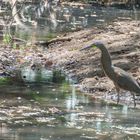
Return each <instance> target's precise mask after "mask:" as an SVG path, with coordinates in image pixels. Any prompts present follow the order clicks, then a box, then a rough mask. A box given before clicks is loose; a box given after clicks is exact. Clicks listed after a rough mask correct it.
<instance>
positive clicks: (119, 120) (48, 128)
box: [0, 83, 140, 140]
mask: <svg viewBox="0 0 140 140" xmlns="http://www.w3.org/2000/svg"><path fill="white" fill-rule="evenodd" d="M8 88H9V90H6V89H7V86H0V90H1V91H0V92H1V94H0V116H1V119H0V121H1V123H0V124H1V126H0V138H1V139H3V140H7V139H8V140H21V139H26V140H39V139H50V140H59V139H62V140H87V139H97V140H100V139H103V140H108V139H112V138H113V140H125V139H132V140H138V139H139V138H140V129H139V128H140V119H139V115H140V111H139V110H134V109H130V108H128V107H127V106H122V107H117V106H109V105H107V104H106V103H104V102H101V101H100V100H95V99H94V100H93V98H92V97H90V96H88V95H84V94H83V93H79V92H77V91H76V88H75V85H68V84H66V83H63V84H59V85H48V86H47V85H35V86H34V85H30V86H22V87H19V86H16V85H12V86H9V85H8ZM11 99H12V100H11ZM56 99H57V100H56Z"/></svg>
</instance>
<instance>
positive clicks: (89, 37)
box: [47, 20, 140, 105]
mask: <svg viewBox="0 0 140 140" xmlns="http://www.w3.org/2000/svg"><path fill="white" fill-rule="evenodd" d="M139 26H140V22H138V21H130V20H128V21H122V22H114V23H113V24H112V25H109V26H106V27H104V28H103V29H98V28H92V29H85V30H82V31H78V32H73V33H69V34H67V35H65V36H66V37H68V38H72V39H71V41H67V42H63V43H62V42H61V43H59V44H54V45H52V46H51V47H50V48H49V49H48V53H47V56H48V58H49V59H51V61H53V62H54V63H55V65H57V66H58V67H60V68H61V69H63V70H64V71H66V73H67V75H69V77H71V78H73V79H74V80H75V79H76V80H77V81H78V84H80V87H79V89H80V90H82V91H86V92H87V93H92V95H94V96H95V97H97V98H102V99H105V98H106V99H107V100H108V101H116V99H117V94H116V91H115V88H114V85H113V83H112V82H111V81H110V80H109V79H108V78H107V77H106V76H105V75H104V73H103V71H102V69H101V65H100V51H99V50H98V49H96V50H90V51H83V52H81V51H79V50H80V49H81V48H82V47H84V46H87V45H90V44H91V43H92V42H93V41H94V40H101V41H103V42H105V43H106V44H107V48H108V50H109V52H110V53H111V57H112V61H113V64H114V65H115V66H118V67H120V68H122V69H124V70H126V71H128V72H130V73H132V75H133V76H134V77H135V78H136V79H137V80H138V81H140V76H139V75H140V51H139V49H140V35H139V33H140V29H139ZM122 92H123V94H122V95H121V103H128V104H131V105H133V101H132V96H131V95H130V93H128V92H126V91H122Z"/></svg>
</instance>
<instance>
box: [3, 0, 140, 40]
mask: <svg viewBox="0 0 140 140" xmlns="http://www.w3.org/2000/svg"><path fill="white" fill-rule="evenodd" d="M22 4H23V3H22ZM20 5H21V4H20V3H18V6H17V8H19V6H20ZM5 9H6V5H5V6H3V7H1V10H5ZM139 12H140V11H139V10H137V9H136V8H135V9H134V10H120V9H115V8H105V7H100V8H99V7H98V8H96V7H93V6H86V5H84V6H81V5H73V6H72V5H60V3H59V1H43V0H41V1H40V2H37V3H33V4H31V3H26V4H24V5H23V7H22V10H21V12H20V13H19V16H16V19H15V21H20V22H19V23H22V27H25V28H19V26H16V28H15V32H16V35H17V36H19V37H21V38H27V39H29V37H31V35H33V33H34V36H35V38H36V39H38V40H39V39H41V40H42V39H43V38H44V39H45V38H46V36H48V37H49V36H50V34H51V35H52V33H61V32H66V31H73V30H79V29H82V28H88V27H93V26H103V25H105V24H108V23H110V22H112V21H113V20H117V19H125V18H126V19H128V18H129V19H135V20H139V19H140V17H139V15H140V14H139ZM10 14H11V12H10ZM2 20H3V18H0V22H2ZM19 25H20V24H19ZM23 25H24V26H23ZM25 30H26V32H25ZM30 39H31V38H30Z"/></svg>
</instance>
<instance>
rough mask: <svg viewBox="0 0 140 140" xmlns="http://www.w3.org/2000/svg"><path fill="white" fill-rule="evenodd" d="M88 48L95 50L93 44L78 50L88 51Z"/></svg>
mask: <svg viewBox="0 0 140 140" xmlns="http://www.w3.org/2000/svg"><path fill="white" fill-rule="evenodd" d="M90 48H96V45H93V44H92V45H90V46H86V47H84V48H82V49H80V51H83V50H88V49H90Z"/></svg>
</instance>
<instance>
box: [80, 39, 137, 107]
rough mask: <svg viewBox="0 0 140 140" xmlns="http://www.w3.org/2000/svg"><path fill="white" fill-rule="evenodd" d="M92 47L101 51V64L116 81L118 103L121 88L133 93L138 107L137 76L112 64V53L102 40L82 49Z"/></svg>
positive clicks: (105, 71) (106, 72) (107, 74)
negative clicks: (136, 97)
mask: <svg viewBox="0 0 140 140" xmlns="http://www.w3.org/2000/svg"><path fill="white" fill-rule="evenodd" d="M90 48H98V49H99V50H100V51H101V65H102V69H103V71H104V73H105V75H106V76H108V77H109V78H110V79H111V80H112V81H113V83H114V85H115V88H116V92H117V95H118V97H117V104H118V103H119V100H120V89H123V90H127V91H130V93H131V94H132V95H133V100H134V108H135V107H136V101H135V95H140V85H139V83H138V82H137V81H136V80H135V78H134V77H133V76H132V75H131V74H130V73H128V72H126V71H125V70H123V69H121V68H119V67H116V66H114V65H113V64H112V61H111V56H110V53H109V52H108V50H107V48H106V45H105V44H104V43H102V42H101V41H95V42H93V43H92V44H91V45H89V46H86V47H84V48H82V49H81V51H82V50H87V49H90Z"/></svg>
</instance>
